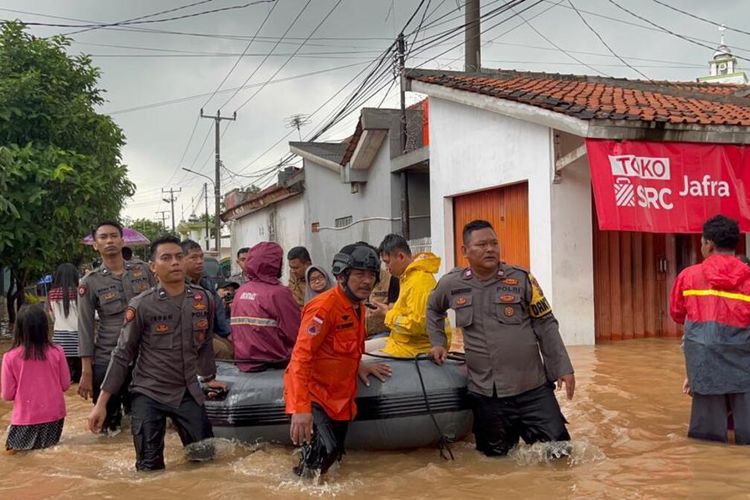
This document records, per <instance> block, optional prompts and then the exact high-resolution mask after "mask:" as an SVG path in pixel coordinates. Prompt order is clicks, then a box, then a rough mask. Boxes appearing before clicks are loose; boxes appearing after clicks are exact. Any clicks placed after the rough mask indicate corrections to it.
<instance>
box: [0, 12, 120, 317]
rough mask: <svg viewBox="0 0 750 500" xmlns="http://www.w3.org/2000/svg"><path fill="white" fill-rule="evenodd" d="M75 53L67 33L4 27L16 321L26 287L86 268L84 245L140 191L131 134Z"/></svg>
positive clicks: (3, 152)
mask: <svg viewBox="0 0 750 500" xmlns="http://www.w3.org/2000/svg"><path fill="white" fill-rule="evenodd" d="M68 48H69V40H68V39H66V38H65V37H63V36H54V37H51V38H46V39H45V38H37V37H34V36H32V35H30V34H28V33H26V31H25V27H24V26H23V24H21V23H19V22H5V23H2V24H0V266H3V267H7V268H9V269H10V270H11V278H12V280H13V282H14V285H15V290H16V293H15V294H14V295H13V296H11V295H10V293H9V297H8V299H9V300H8V313H9V316H10V319H11V321H12V320H13V319H14V317H15V314H14V313H15V308H16V307H17V306H20V304H21V303H22V302H23V293H22V291H23V288H24V286H25V285H26V284H27V283H28V282H30V281H31V280H34V279H36V278H37V277H39V276H41V275H43V274H46V273H49V272H51V271H53V270H54V268H55V267H56V266H57V265H58V264H59V263H61V262H66V261H67V262H74V263H79V262H80V261H81V259H82V257H83V255H85V252H86V251H87V249H86V247H85V246H84V245H82V244H81V238H82V237H83V236H84V235H85V234H86V233H87V232H89V231H90V230H91V226H92V224H94V223H95V222H96V221H98V220H101V219H106V218H116V217H117V216H118V215H119V213H120V210H121V209H122V206H123V203H124V201H125V199H126V198H128V197H129V196H132V194H133V191H134V186H133V184H132V183H131V182H130V181H129V180H128V178H127V167H126V166H125V165H123V164H122V161H121V156H120V148H121V147H122V145H123V144H124V141H125V138H124V136H123V133H122V130H120V128H119V127H118V126H117V125H115V123H114V122H113V121H112V119H111V118H110V117H109V116H104V115H101V114H98V113H96V111H95V108H96V106H98V105H100V104H101V103H102V102H103V97H102V94H103V90H101V89H99V88H98V87H97V81H98V79H99V76H100V74H99V70H98V69H97V68H96V67H94V66H93V65H92V63H91V59H90V58H89V57H88V56H85V55H79V56H70V55H68V53H67V50H68ZM12 288H13V287H12Z"/></svg>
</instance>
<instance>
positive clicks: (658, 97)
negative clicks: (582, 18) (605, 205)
mask: <svg viewBox="0 0 750 500" xmlns="http://www.w3.org/2000/svg"><path fill="white" fill-rule="evenodd" d="M408 78H410V79H413V80H417V81H421V82H425V83H431V84H434V85H440V86H444V87H449V88H454V89H459V90H464V91H467V92H474V93H478V94H483V95H490V96H494V97H496V98H499V99H505V100H510V101H516V102H521V103H525V104H528V105H531V106H535V107H539V108H543V109H548V110H551V111H553V112H556V113H560V114H565V115H569V116H575V117H577V118H579V119H581V120H593V119H596V120H630V121H634V120H639V121H643V122H670V123H674V124H685V123H687V124H701V125H709V124H711V125H743V126H750V97H744V96H743V94H745V93H747V91H748V90H750V87H748V86H746V85H727V84H707V83H694V82H649V81H640V80H624V79H614V78H598V77H587V76H577V75H553V74H546V73H520V72H515V71H502V70H501V71H498V72H497V73H492V74H490V73H487V74H483V75H477V74H475V73H461V72H441V71H419V70H416V71H410V72H409V73H408Z"/></svg>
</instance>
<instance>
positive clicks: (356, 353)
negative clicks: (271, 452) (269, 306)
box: [284, 285, 366, 475]
mask: <svg viewBox="0 0 750 500" xmlns="http://www.w3.org/2000/svg"><path fill="white" fill-rule="evenodd" d="M365 331H366V329H365V310H364V305H363V304H362V303H357V304H354V303H353V302H352V300H351V299H350V298H349V297H348V296H347V295H346V294H345V292H344V291H343V289H342V288H341V286H339V285H337V286H335V287H334V288H332V289H330V290H328V291H325V292H323V293H321V294H320V295H318V296H317V297H315V298H314V299H312V300H311V301H310V302H308V303H307V304H306V305H305V308H304V309H303V311H302V321H301V323H300V329H299V334H298V336H297V342H296V344H295V346H294V350H293V351H292V358H291V361H290V362H289V366H288V367H287V369H286V372H285V374H284V401H285V402H286V412H287V413H291V414H294V413H312V415H313V427H314V430H313V439H312V443H311V444H309V445H305V446H304V447H303V450H302V456H301V461H300V465H299V466H298V467H297V468H296V469H295V472H297V473H298V474H299V475H307V474H308V473H309V472H310V471H314V470H318V471H320V473H321V474H323V473H325V472H326V470H328V468H329V467H330V466H331V465H332V464H333V463H334V462H335V461H336V460H340V459H341V457H342V455H343V454H344V441H345V440H346V433H347V429H348V425H349V421H350V420H353V419H354V417H355V416H356V413H357V406H356V404H355V402H354V398H355V396H356V394H357V370H358V369H359V362H360V359H361V358H362V352H363V350H364V340H365Z"/></svg>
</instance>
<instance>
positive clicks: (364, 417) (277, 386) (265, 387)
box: [205, 359, 472, 450]
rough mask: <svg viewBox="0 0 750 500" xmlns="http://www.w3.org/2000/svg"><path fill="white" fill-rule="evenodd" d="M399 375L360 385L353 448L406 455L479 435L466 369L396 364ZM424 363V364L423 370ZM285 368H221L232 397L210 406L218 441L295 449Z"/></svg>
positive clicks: (455, 364)
mask: <svg viewBox="0 0 750 500" xmlns="http://www.w3.org/2000/svg"><path fill="white" fill-rule="evenodd" d="M384 362H386V363H388V364H389V365H390V366H391V369H392V375H391V377H390V378H389V379H387V380H386V382H385V383H381V382H380V381H379V380H377V379H376V378H374V377H370V386H369V387H367V386H365V385H364V384H362V383H361V382H359V387H358V391H357V408H358V411H357V418H356V419H355V421H354V422H352V424H351V425H350V426H349V432H348V435H347V447H348V448H351V449H380V450H383V449H405V448H420V447H425V446H431V445H435V444H437V443H438V442H439V441H440V440H441V437H445V438H447V439H449V440H451V441H457V440H461V439H463V438H464V437H466V435H468V434H469V432H471V425H472V413H471V410H470V409H469V404H468V401H467V397H466V366H465V364H464V363H463V362H461V361H457V360H451V359H449V360H446V362H445V363H444V364H443V365H442V366H437V365H435V364H434V363H432V362H431V361H429V360H427V359H420V360H419V361H416V360H414V359H404V360H394V359H388V360H385V361H384ZM417 364H418V365H417ZM283 377H284V370H282V369H269V370H266V371H262V372H252V373H246V372H242V371H240V370H239V369H238V368H237V367H236V366H235V365H234V364H231V363H226V362H218V363H217V378H218V379H219V380H221V381H223V382H227V383H228V386H229V391H228V392H227V394H226V396H225V397H223V398H221V399H220V400H206V403H205V406H206V412H207V413H208V418H209V419H210V420H211V423H212V425H213V430H214V434H215V435H216V436H217V437H222V438H228V439H238V440H240V441H244V442H250V443H257V442H276V443H283V444H291V440H290V438H289V422H290V421H289V417H288V416H287V415H286V414H285V413H284V400H283V384H284V382H283Z"/></svg>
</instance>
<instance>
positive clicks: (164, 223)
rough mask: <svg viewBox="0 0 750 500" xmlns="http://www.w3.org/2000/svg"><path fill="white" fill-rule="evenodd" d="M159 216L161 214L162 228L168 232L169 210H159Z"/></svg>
mask: <svg viewBox="0 0 750 500" xmlns="http://www.w3.org/2000/svg"><path fill="white" fill-rule="evenodd" d="M156 213H157V214H161V228H162V229H163V230H164V231H166V230H167V214H168V213H169V210H157V211H156Z"/></svg>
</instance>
